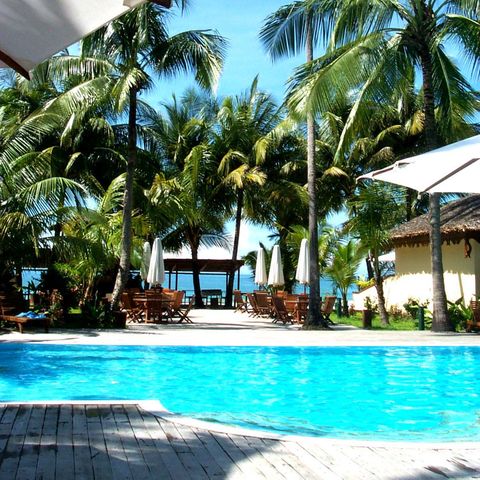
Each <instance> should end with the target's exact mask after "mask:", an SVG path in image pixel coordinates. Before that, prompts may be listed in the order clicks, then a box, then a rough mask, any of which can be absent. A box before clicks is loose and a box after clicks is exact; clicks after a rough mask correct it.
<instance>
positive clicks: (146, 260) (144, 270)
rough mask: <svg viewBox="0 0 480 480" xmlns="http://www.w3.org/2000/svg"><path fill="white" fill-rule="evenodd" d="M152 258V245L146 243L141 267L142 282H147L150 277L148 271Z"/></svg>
mask: <svg viewBox="0 0 480 480" xmlns="http://www.w3.org/2000/svg"><path fill="white" fill-rule="evenodd" d="M150 258H152V249H151V248H150V243H149V242H145V243H144V244H143V250H142V263H141V265H140V276H141V277H142V280H146V279H147V276H148V269H149V268H150Z"/></svg>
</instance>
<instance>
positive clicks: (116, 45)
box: [82, 2, 225, 307]
mask: <svg viewBox="0 0 480 480" xmlns="http://www.w3.org/2000/svg"><path fill="white" fill-rule="evenodd" d="M178 3H180V2H178ZM181 3H182V4H183V3H184V2H181ZM167 16H168V12H167V11H166V10H165V9H163V8H161V7H159V6H157V5H154V4H152V3H147V4H145V5H142V6H140V7H138V8H136V9H134V10H132V11H130V12H128V13H126V14H125V15H123V16H122V17H121V18H119V19H117V20H115V21H113V22H112V23H111V24H110V25H108V26H106V27H104V28H102V29H100V30H98V31H97V32H95V33H94V34H92V35H91V36H90V37H87V38H86V39H85V40H84V41H83V43H82V56H85V57H88V56H91V55H95V56H97V57H100V58H101V59H103V61H105V62H108V63H109V64H110V66H111V76H112V77H113V79H114V86H113V88H112V95H113V98H114V100H115V103H116V109H117V111H119V112H122V111H128V147H127V153H126V157H127V161H126V179H125V196H124V202H123V233H122V249H121V255H120V264H119V271H118V275H117V279H116V282H115V288H114V291H113V298H112V305H113V306H114V307H115V306H116V305H117V304H118V301H119V299H120V294H121V292H122V291H123V288H124V286H125V283H126V281H127V278H128V272H129V268H130V255H131V238H132V225H131V218H132V210H133V181H134V173H135V169H136V165H137V109H138V96H139V95H140V94H141V93H142V92H143V91H145V90H146V89H148V88H150V87H151V86H152V77H151V76H150V72H154V73H156V74H157V75H158V76H159V77H171V76H174V75H176V74H178V73H179V72H189V71H192V70H193V71H194V72H195V78H196V80H197V82H198V83H199V84H200V85H201V86H202V87H204V88H211V87H212V86H214V84H215V83H216V81H217V79H218V76H219V74H220V71H221V67H222V63H223V57H224V48H225V41H224V39H223V38H222V37H220V36H219V35H217V34H215V33H212V32H206V31H190V32H183V33H179V34H176V35H173V36H169V35H168V32H167V29H166V21H167Z"/></svg>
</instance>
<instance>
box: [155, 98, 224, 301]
mask: <svg viewBox="0 0 480 480" xmlns="http://www.w3.org/2000/svg"><path fill="white" fill-rule="evenodd" d="M163 107H164V108H163V112H162V113H156V114H151V115H150V116H149V117H148V119H147V122H148V125H147V128H148V130H149V132H150V137H151V141H152V144H151V148H152V149H153V151H154V152H155V153H156V154H157V155H158V157H159V158H160V159H161V162H162V164H161V166H160V167H161V169H162V171H160V172H159V173H158V174H157V175H156V177H155V179H154V182H153V185H152V188H151V189H150V193H149V196H150V200H151V202H152V205H153V207H154V211H152V212H151V213H150V216H151V218H154V216H155V212H158V211H160V212H161V211H163V212H165V211H167V212H169V213H170V222H169V223H166V222H163V233H164V237H163V245H164V247H165V249H168V250H174V251H178V250H180V249H181V248H182V247H184V246H187V247H189V248H190V252H191V255H192V265H193V272H192V273H193V285H194V290H195V306H196V307H197V308H201V307H203V300H202V295H201V287H200V270H199V267H198V264H197V260H198V250H199V247H200V245H206V246H221V247H227V246H228V241H227V237H226V236H225V234H224V232H223V227H224V223H225V218H226V212H227V207H226V204H225V202H224V201H223V198H222V195H221V193H222V192H221V189H220V178H219V176H218V162H217V160H216V158H215V156H214V155H212V153H211V151H210V143H211V137H212V128H213V123H212V122H213V119H214V118H215V115H214V106H213V105H212V103H211V101H210V99H209V98H207V97H206V96H205V95H201V94H199V93H197V92H194V91H192V90H190V91H187V92H186V93H185V95H184V96H183V97H182V98H181V99H180V101H178V100H177V99H176V97H174V98H173V101H172V102H169V103H166V104H164V106H163ZM212 107H213V110H212ZM166 201H168V205H167V204H166ZM157 225H158V224H157ZM156 231H157V232H159V231H160V230H159V228H158V226H157V227H156Z"/></svg>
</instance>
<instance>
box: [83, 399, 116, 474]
mask: <svg viewBox="0 0 480 480" xmlns="http://www.w3.org/2000/svg"><path fill="white" fill-rule="evenodd" d="M85 415H86V419H87V432H88V440H89V444H90V455H91V459H92V468H93V473H94V477H95V478H96V479H97V478H99V479H100V478H101V479H102V480H110V479H113V478H115V477H114V476H113V472H112V464H111V460H112V459H111V458H110V456H109V455H108V451H107V447H106V444H105V437H104V433H103V428H102V423H101V419H100V411H99V409H98V407H97V405H87V406H86V409H85Z"/></svg>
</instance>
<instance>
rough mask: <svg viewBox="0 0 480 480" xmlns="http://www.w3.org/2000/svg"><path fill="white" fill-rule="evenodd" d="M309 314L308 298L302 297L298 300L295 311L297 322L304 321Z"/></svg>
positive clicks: (294, 315)
mask: <svg viewBox="0 0 480 480" xmlns="http://www.w3.org/2000/svg"><path fill="white" fill-rule="evenodd" d="M307 315H308V300H305V299H304V298H300V297H299V299H298V301H297V304H296V306H295V311H294V312H293V317H294V318H295V321H296V322H297V323H303V322H304V321H305V320H306V318H307Z"/></svg>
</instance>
